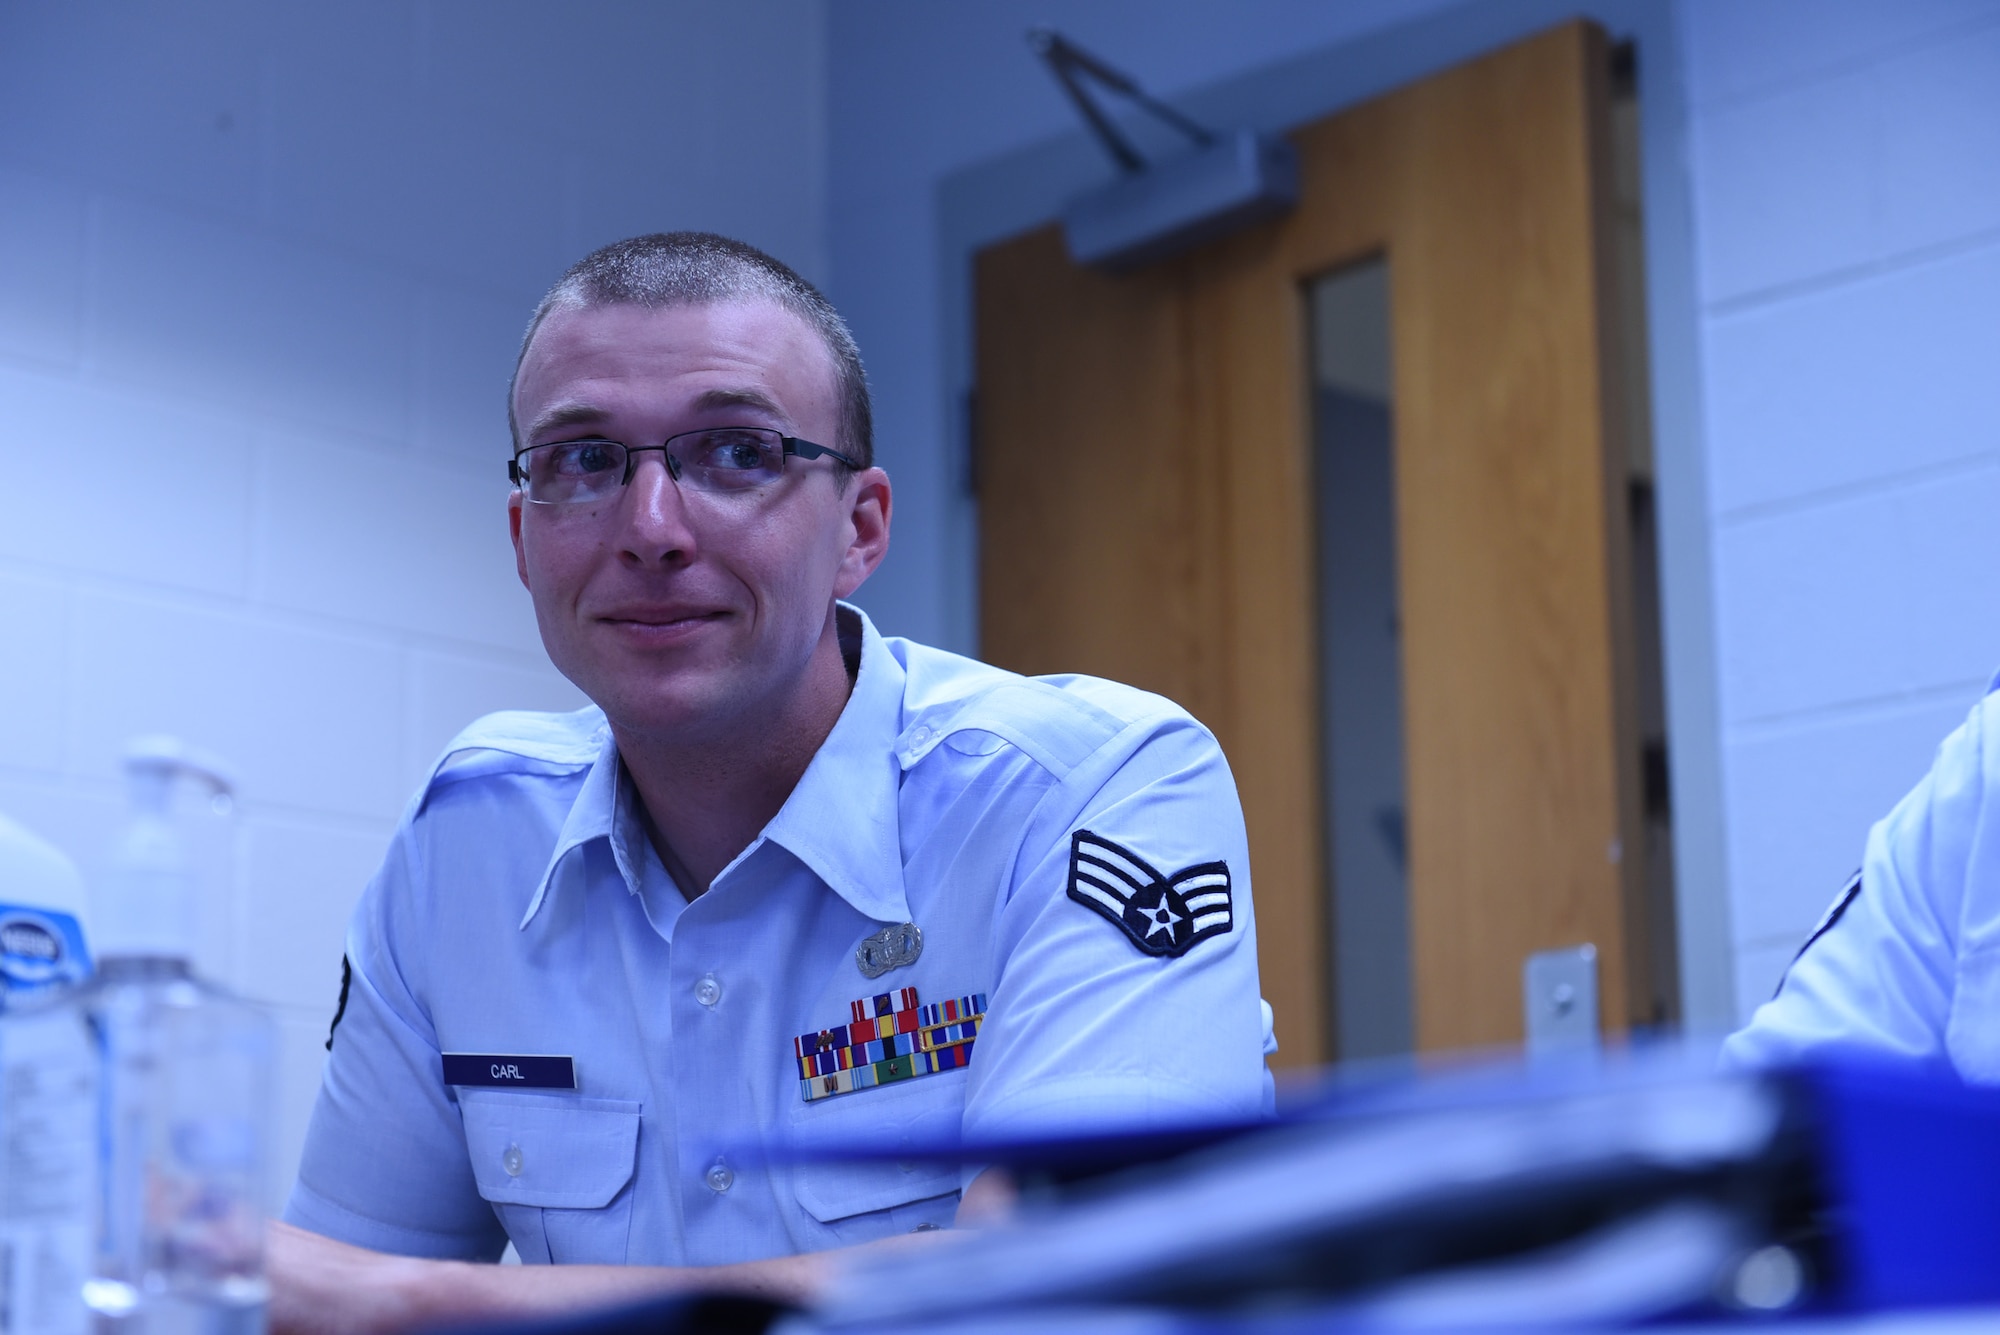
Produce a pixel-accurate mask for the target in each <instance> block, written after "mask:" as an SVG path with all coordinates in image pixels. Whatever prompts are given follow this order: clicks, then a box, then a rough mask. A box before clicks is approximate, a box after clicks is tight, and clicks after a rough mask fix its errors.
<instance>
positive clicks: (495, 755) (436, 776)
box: [417, 705, 607, 807]
mask: <svg viewBox="0 0 2000 1335" xmlns="http://www.w3.org/2000/svg"><path fill="white" fill-rule="evenodd" d="M606 727H607V725H606V724H605V722H604V713H603V711H602V710H600V709H598V708H597V707H596V706H594V705H593V706H589V707H587V708H584V709H579V710H576V711H575V712H574V713H569V714H538V713H532V712H530V711H528V710H524V709H509V710H503V711H501V712H500V713H497V714H488V715H486V716H485V717H484V718H479V719H475V720H473V722H472V723H471V724H469V725H468V726H467V727H466V728H465V729H464V731H462V732H460V733H459V734H458V736H456V737H454V738H452V739H451V741H450V742H448V743H446V744H445V748H444V750H443V751H442V752H441V753H439V755H438V758H437V763H436V764H434V765H432V766H431V771H430V773H429V775H427V776H426V777H425V780H424V785H423V788H422V789H421V790H420V791H419V793H418V795H417V805H418V806H419V807H421V806H422V805H423V802H424V800H425V799H426V798H428V797H429V795H430V794H431V793H433V792H436V791H437V790H438V789H439V788H440V787H443V786H444V785H446V784H451V783H461V782H464V781H465V780H467V779H477V778H482V777H484V776H487V775H492V774H516V773H522V774H526V773H535V774H549V773H561V772H566V771H574V770H579V769H588V768H590V766H591V765H593V764H595V763H596V762H597V757H598V756H599V755H600V754H602V753H603V750H604V737H605V730H606Z"/></svg>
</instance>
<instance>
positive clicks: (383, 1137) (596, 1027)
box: [273, 233, 1270, 1330]
mask: <svg viewBox="0 0 2000 1335" xmlns="http://www.w3.org/2000/svg"><path fill="white" fill-rule="evenodd" d="M509 406H510V412H511V414H512V418H513V426H514V433H515V440H514V445H515V453H514V459H513V465H512V470H511V476H512V477H513V478H514V480H515V483H516V490H515V492H514V493H513V495H512V496H511V497H510V499H509V504H508V517H509V521H510V523H511V526H512V531H513V539H514V550H515V554H516V559H517V563H518V567H519V573H520V577H521V580H522V583H523V584H525V585H526V586H527V588H528V590H529V592H530V593H531V595H532V597H533V600H534V607H535V614H536V618H537V621H538V623H539V625H540V629H541V633H542V639H543V642H544V644H545V645H546V646H547V648H548V652H549V655H550V657H551V658H552V659H553V660H554V662H555V664H556V666H557V667H558V668H559V669H561V671H562V672H563V673H564V674H565V675H566V676H568V677H569V678H570V679H571V680H572V681H574V682H575V683H576V684H577V685H578V686H579V687H580V688H581V689H582V690H583V691H584V693H585V694H587V695H588V696H589V697H590V698H591V699H592V700H593V701H594V702H595V706H596V707H595V708H591V709H586V710H582V711H579V712H578V713H575V714H570V715H555V716H551V715H531V714H500V715H494V716H492V717H489V718H485V719H482V720H480V721H478V722H477V723H475V724H473V725H472V726H471V727H470V728H468V729H467V730H466V731H465V732H464V733H463V734H461V735H460V736H459V737H458V738H457V739H456V740H455V741H454V742H453V743H452V744H451V746H450V747H449V748H448V749H447V751H446V754H445V755H444V757H443V758H442V759H441V760H440V761H439V762H438V764H437V766H436V768H435V770H434V771H433V772H432V774H431V775H430V777H429V779H428V780H427V781H426V783H425V784H424V785H423V787H422V789H421V790H420V791H419V793H418V794H417V796H416V797H415V798H414V799H413V801H412V803H411V805H410V807H409V810H408V811H407V813H406V815H405V817H404V819H403V821H402V823H401V825H400V827H399V828H398V830H397V833H396V836H395V839H394V842H393V843H392V845H391V848H390V851H389V855H388V858H387V860H386V861H385V862H384V864H383V867H382V870H381V871H380V873H378V875H377V876H376V878H375V879H374V881H373V882H372V883H371V884H370V885H369V887H368V890H367V893H366V894H365V896H364V897H363V899H362V902H361V904H360V906H359V908H358V909H357V911H356V915H355V918H354V923H353V927H352V930H351V933H350V937H349V944H348V952H347V969H348V974H347V985H346V987H345V989H344V1003H343V1009H342V1014H341V1017H340V1018H339V1019H338V1020H337V1022H336V1030H335V1033H334V1035H333V1037H332V1040H331V1053H330V1056H329V1058H328V1063H327V1067H326V1074H325V1079H324V1083H323V1086H322V1089H321V1093H320V1098H319V1102H318V1104H317V1106H316V1108H315V1110H314V1114H313V1120H312V1126H311V1131H310V1133H309V1135H308V1139H307V1144H306V1148H305V1153H304V1158H303V1162H302V1164H301V1167H300V1172H299V1178H298V1182H297V1185H296V1187H295V1189H294V1191H293V1194H292V1197H291V1201H290V1204H289V1205H288V1207H287V1210H286V1219H287V1220H288V1222H289V1225H290V1226H291V1227H281V1228H280V1229H279V1230H278V1232H277V1233H276V1235H275V1237H274V1258H273V1273H274V1280H275V1283H276V1289H277V1293H276V1301H275V1311H276V1314H277V1317H278V1321H279V1324H280V1326H281V1328H283V1327H286V1326H289V1327H290V1328H293V1329H300V1330H305V1329H390V1328H394V1327H395V1326H396V1325H397V1324H398V1323H399V1322H404V1321H418V1320H431V1319H436V1318H437V1317H440V1316H447V1315H454V1314H466V1313H471V1312H477V1311H483V1310H506V1311H515V1312H518V1311H521V1310H523V1309H546V1308H548V1307H551V1306H564V1305H570V1304H573V1303H578V1302H586V1301H591V1300H608V1299H613V1298H620V1297H629V1296H633V1295H635V1294H638V1293H642V1292H649V1291H655V1290H657V1289H659V1288H661V1287H671V1286H674V1285H677V1284H685V1283H688V1282H691V1281H692V1282H701V1281H704V1280H714V1279H716V1278H718V1277H721V1276H719V1275H718V1272H715V1271H712V1270H707V1269H705V1268H707V1267H728V1268H729V1269H728V1271H727V1273H726V1278H727V1279H728V1282H731V1283H735V1284H738V1285H742V1286H748V1287H751V1288H756V1289H760V1290H761V1291H765V1292H775V1293H789V1294H796V1293H800V1292H803V1291H806V1290H808V1289H809V1288H810V1286H811V1283H812V1281H813V1276H814V1274H815V1273H816V1272H815V1269H814V1265H813V1263H812V1262H811V1261H810V1260H809V1259H805V1258H807V1257H809V1256H810V1254H812V1253H816V1252H820V1251H824V1250H826V1249H830V1248H835V1247H839V1246H842V1245H846V1244H851V1243H863V1242H870V1241H874V1240H877V1239H883V1238H888V1237H892V1236H895V1235H900V1234H907V1233H910V1232H912V1231H918V1230H927V1229H930V1228H933V1227H941V1226H948V1225H950V1224H951V1223H953V1222H954V1219H955V1218H956V1216H957V1214H958V1212H959V1209H960V1205H961V1194H962V1188H963V1189H965V1190H964V1193H963V1194H964V1195H965V1196H966V1197H967V1199H973V1198H976V1197H977V1196H978V1195H979V1194H980V1193H981V1192H982V1191H983V1190H985V1189H986V1188H987V1187H988V1186H989V1185H990V1181H980V1180H975V1181H974V1182H972V1183H971V1184H970V1185H969V1186H968V1184H967V1183H965V1182H963V1181H961V1177H960V1174H959V1173H958V1172H957V1171H956V1170H950V1169H939V1168H937V1167H934V1166H931V1165H928V1164H924V1163H922V1162H919V1161H910V1162H906V1163H897V1162H885V1163H870V1164H860V1165H856V1164H841V1163H811V1162H795V1161H790V1160H784V1161H778V1162H772V1161H768V1160H766V1159H764V1158H762V1157H761V1156H759V1155H756V1154H754V1153H751V1152H750V1151H751V1150H753V1149H754V1148H755V1146H756V1145H757V1143H758V1142H760V1141H782V1142H786V1143H794V1144H796V1143H805V1144H810V1143H814V1142H824V1143H828V1144H848V1145H852V1144H858V1143H869V1144H874V1145H900V1144H910V1145H917V1144H921V1143H925V1142H930V1141H935V1140H938V1139H940V1138H943V1137H947V1136H953V1135H959V1134H964V1135H969V1136H995V1135H1014V1134H1020V1133H1023V1132H1027V1131H1033V1130H1038V1129H1073V1128H1076V1127H1078V1126H1080V1125H1087V1124H1090V1123H1100V1124H1120V1125H1144V1124H1149V1123H1150V1124H1163V1123H1177V1122H1187V1121H1195V1120H1201V1119H1213V1118H1230V1117H1242V1116H1246V1115H1256V1114H1257V1113H1259V1112H1260V1111H1262V1110H1263V1109H1265V1108H1266V1107H1267V1106H1268V1101H1269V1098H1270V1077H1269V1075H1268V1074H1267V1073H1266V1071H1265V1068H1264V1055H1265V1046H1266V1042H1267V1039H1268V1023H1267V1020H1266V1016H1265V1012H1264V1011H1263V1010H1262V1007H1261V1004H1260V1002H1259V1000H1258V989H1257V972H1256V939H1255V934H1254V925H1253V919H1252V914H1251V904H1250V881H1249V866H1248V861H1247V856H1246V850H1245V840H1244V830H1243V822H1242V815H1241V811H1240V808H1239V805H1238V802H1237V798H1236V793H1235V788H1234V785H1233V783H1232V781H1231V778H1230V775H1229V771H1228V768H1227V766H1226V764H1225V763H1224V761H1223V758H1222V755H1221V752H1220V751H1219V750H1218V749H1217V747H1216V744H1215V740H1214V738H1213V737H1212V736H1210V735H1209V733H1208V732H1207V731H1206V730H1205V729H1204V728H1202V727H1201V725H1200V724H1198V723H1196V722H1195V721H1194V720H1193V719H1192V718H1190V717H1189V716H1188V715H1187V714H1186V713H1185V712H1184V711H1182V710H1181V709H1179V708H1177V707H1176V706H1174V705H1173V704H1171V703H1170V702H1168V701H1166V700H1163V699H1160V698H1159V697H1157V696H1152V695H1147V694H1145V693H1142V692H1139V691H1136V690H1132V689H1129V688H1126V687H1122V686H1118V685H1115V684H1112V683H1109V682H1103V681H1097V680H1092V679H1088V678H1079V677H1067V678H1046V679H1027V678H1022V677H1018V676H1015V675H1013V674H1010V673H1006V672H1002V671H999V670H997V669H994V668H991V667H988V666H985V665H983V664H980V663H976V662H973V661H971V660H968V659H964V658H960V657H957V656H954V655H951V654H947V653H943V652H940V651H938V650H934V649H928V648H925V647H924V646H922V645H917V644H912V643H909V642H907V641H903V640H898V639H892V638H885V637H883V636H882V635H880V634H879V633H878V632H877V631H876V629H875V628H874V627H873V626H872V625H871V624H870V623H869V621H868V619H867V618H866V617H865V616H864V615H863V614H862V613H861V612H859V611H858V610H857V609H855V608H853V607H851V606H849V605H847V604H846V603H843V602H841V601H840V600H841V599H843V598H845V597H846V596H848V595H849V594H851V593H852V592H853V591H854V590H855V589H856V588H857V587H858V586H859V585H860V584H861V583H862V581H863V580H864V579H866V578H867V577H868V575H869V574H870V573H871V572H872V571H873V570H874V569H875V567H876V565H877V564H878V563H879V562H880V561H881V560H882V557H883V555H884V553H885V552H886V550H887V547H888V542H889V519H890V508H891V507H890V486H889V479H888V477H887V476H886V475H885V474H884V473H883V472H882V471H881V470H880V469H878V468H876V467H874V466H873V458H872V443H871V440H870V429H869V408H868V397H867V389H866V385H865V381H864V379H863V376H862V369H861V363H860V358H859V356H858V354H857V352H856V351H855V348H854V344H853V341H852V339H851V337H850V336H849V335H848V333H847V330H846V328H845V327H844V325H843V324H842V323H841V321H840V319H839V317H838V316H837V315H836V314H835V313H834V312H833V310H832V308H831V307H830V306H828V305H827V303H826V301H825V300H824V298H822V297H821V296H820V294H819V293H818V292H817V291H815V290H814V289H813V288H812V287H811V286H810V285H808V284H807V283H805V282H804V281H803V280H802V279H800V278H799V277H798V276H797V275H795V274H793V273H792V272H791V271H790V270H789V269H786V268H785V267H784V266H782V265H780V264H778V263H777V262H776V261H774V260H772V259H770V258H769V257H767V256H764V255H762V254H760V253H759V252H756V251H754V250H751V249H750V248H748V247H745V246H742V245H740V244H737V243H734V242H730V241H726V240H724V239H722V238H718V237H713V236H706V235H700V234H685V233H683V234H674V235H668V236H652V237H642V238H637V239H635V240H632V241H628V242H623V243H620V244H618V245H614V246H610V247H607V248H606V249H604V250H602V251H599V252H597V253H596V254H593V255H591V256H590V257H588V258H586V259H585V260H583V261H582V262H581V263H579V264H578V265H577V266H576V267H575V268H574V269H572V270H571V271H570V273H569V274H567V275H565V277H564V278H563V279H562V280H561V281H560V282H559V283H558V284H557V285H556V287H555V288H553V289H552V290H551V292H550V293H549V295H548V297H546V298H545V299H544V300H543V302H542V305H541V307H540V308H539V309H538V310H537V311H536V313H535V317H534V321H533V323H532V324H531V326H530V329H529V334H528V337H527V339H526V341H525V343H524V346H523V351H522V354H521V358H520V362H519V364H518V367H517V370H516V378H515V385H514V387H513V390H512V394H511V398H510V404H509ZM1049 466H1050V467H1055V468H1060V467H1061V466H1062V461H1061V460H1060V459H1051V460H1050V464H1049ZM510 1240H511V1242H512V1243H513V1245H514V1247H515V1249H516V1250H517V1251H518V1252H519V1253H520V1256H521V1258H522V1260H523V1261H526V1262H529V1263H537V1262H558V1263H584V1264H583V1265H581V1266H580V1267H578V1268H576V1269H572V1270H568V1271H564V1272H550V1271H539V1272H536V1271H534V1270H533V1269H532V1267H527V1268H523V1269H521V1270H506V1271H503V1270H500V1269H496V1268H494V1267H490V1266H468V1265H465V1264H463V1263H464V1262H477V1261H488V1260H491V1259H493V1258H495V1257H497V1256H498V1255H499V1254H500V1252H501V1250H502V1248H503V1247H504V1246H505V1245H506V1244H507V1243H508V1242H509V1241H510ZM381 1253H392V1254H395V1255H394V1256H393V1257H391V1256H384V1255H380V1254H381ZM403 1258H429V1259H428V1260H408V1259H403ZM607 1266H620V1267H627V1268H625V1269H620V1270H610V1269H604V1268H602V1267H607ZM632 1267H647V1268H645V1269H639V1268H632ZM655 1268H657V1269H655Z"/></svg>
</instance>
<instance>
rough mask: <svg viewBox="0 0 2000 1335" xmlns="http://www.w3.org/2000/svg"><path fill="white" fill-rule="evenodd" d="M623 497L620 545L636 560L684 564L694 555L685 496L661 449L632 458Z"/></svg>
mask: <svg viewBox="0 0 2000 1335" xmlns="http://www.w3.org/2000/svg"><path fill="white" fill-rule="evenodd" d="M624 499H625V504H624V506H623V507H622V509H623V516H622V518H623V521H624V523H623V527H624V532H623V535H622V537H623V542H622V546H623V547H624V548H625V550H626V552H627V553H628V554H630V556H631V557H633V558H634V559H635V560H637V561H638V562H639V564H641V565H646V566H652V565H673V564H683V565H684V564H686V563H687V562H688V561H690V560H692V559H694V551H695V535H694V528H693V526H692V525H691V524H690V523H689V522H688V511H687V497H686V496H685V494H684V493H683V492H682V491H681V488H680V485H679V484H678V483H677V482H675V481H674V475H673V474H672V473H671V472H669V471H668V469H667V456H666V455H665V454H664V453H662V452H660V451H658V450H647V451H646V452H645V453H644V454H641V455H639V456H638V458H636V459H635V460H634V461H633V464H632V480H631V481H630V482H628V483H627V484H626V485H625V498H624Z"/></svg>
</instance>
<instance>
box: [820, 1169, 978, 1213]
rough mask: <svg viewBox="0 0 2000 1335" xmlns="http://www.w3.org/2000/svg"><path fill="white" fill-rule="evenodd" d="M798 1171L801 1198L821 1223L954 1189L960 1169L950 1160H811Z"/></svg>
mask: <svg viewBox="0 0 2000 1335" xmlns="http://www.w3.org/2000/svg"><path fill="white" fill-rule="evenodd" d="M796 1171H797V1178H796V1179H795V1180H796V1182H797V1184H798V1196H799V1204H800V1205H802V1206H804V1207H805V1210H806V1213H807V1214H809V1215H811V1216H812V1217H813V1218H815V1219H817V1220H819V1222H820V1223H822V1224H830V1223H832V1222H833V1221H834V1220H836V1219H846V1218H848V1217H849V1216H851V1215H857V1214H869V1213H871V1212H873V1211H876V1210H892V1209H894V1208H895V1207H896V1206H898V1205H909V1204H911V1203H912V1202H915V1201H924V1200H930V1199H931V1198H932V1197H935V1196H948V1195H950V1194H951V1193H952V1192H955V1191H957V1190H958V1169H957V1168H956V1167H955V1166H953V1165H950V1164H945V1165H939V1164H928V1163H918V1164H912V1165H911V1166H910V1167H908V1168H904V1167H902V1166H900V1165H898V1164H893V1163H815V1164H800V1165H799V1166H798V1169H797V1170H796Z"/></svg>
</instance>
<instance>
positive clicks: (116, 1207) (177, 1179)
mask: <svg viewBox="0 0 2000 1335" xmlns="http://www.w3.org/2000/svg"><path fill="white" fill-rule="evenodd" d="M125 769H126V778H127V783H128V787H129V790H130V794H131V799H132V819H131V823H130V824H129V825H128V826H127V828H126V830H125V833H124V834H123V836H121V838H120V839H119V841H118V844H117V846H116V847H115V849H114V855H113V862H112V870H111V872H110V874H109V875H108V876H107V877H106V878H105V882H104V884H103V885H102V886H101V887H100V892H99V908H98V911H97V913H96V914H95V915H94V918H95V923H94V927H95V930H96V932H97V945H98V968H97V974H96V976H95V977H94V978H93V979H92V980H91V981H90V982H89V983H87V984H85V985H84V986H83V987H82V988H80V989H78V990H77V992H76V993H75V994H74V995H73V998H72V1000H71V1001H70V1002H69V1003H68V1004H70V1005H72V1006H74V1007H75V1008H76V1009H77V1010H78V1012H79V1013H80V1014H81V1015H82V1017H83V1018H84V1020H85V1021H86V1022H87V1024H88V1025H89V1028H90V1030H91V1032H92V1034H93V1035H94V1037H95V1039H96V1043H97V1047H98V1052H99V1056H100V1061H101V1067H100V1069H101V1073H102V1076H101V1087H100V1091H99V1096H98V1099H99V1116H98V1135H99V1142H100V1147H101V1149H100V1161H99V1179H100V1180H99V1204H98V1211H97V1215H98V1219H97V1244H96V1248H95V1256H94V1260H93V1265H92V1270H91V1275H90V1277H89V1278H88V1280H87V1281H86V1282H85V1283H84V1286H83V1296H84V1300H85V1302H86V1304H87V1305H88V1307H89V1308H90V1310H91V1312H92V1314H93V1317H92V1323H93V1324H92V1329H93V1330H95V1331H96V1332H98V1335H112V1333H113V1332H119V1333H121V1335H260V1333H261V1332H262V1331H263V1330H264V1329H265V1310H266V1306H267V1297H268V1288H267V1286H266V1284H265V1280H264V1186H265V1157H266V1153H267V1144H268V1140H269V1130H268V1128H269V1123H270V1116H269V1102H270V1083H271V1076H270V1071H271V1061H272V1057H273V1053H274V1051H275V1047H276V1039H275V1033H274V1027H273V1025H272V1022H271V1020H270V1018H269V1017H268V1016H266V1015H265V1014H264V1013H263V1012H262V1011H261V1010H259V1009H258V1008H257V1007H255V1006H252V1005H250V1004H249V1003H247V1002H244V1001H241V1000H238V999H237V998H235V997H233V996H231V995H229V994H228V993H227V992H224V991H223V990H222V989H220V988H217V987H215V986H213V985H212V984H210V983H207V982H205V981H204V980H202V979H201V978H199V977H197V976H196V975H195V972H194V969H193V966H192V963H191V958H192V956H193V953H194V940H195V931H194V920H195V908H196V905H195V898H194V887H193V884H192V879H191V877H190V876H189V874H188V871H187V865H186V861H185V858H184V857H183V855H182V852H181V844H180V839H179V836H178V833H177V831H176V830H175V828H174V825H173V821H172V819H171V814H170V803H171V799H172V795H173V791H174V788H175V786H176V785H177V784H178V783H181V782H188V781H192V782H196V783H199V784H202V785H204V786H205V787H207V788H209V789H210V790H211V791H213V792H214V793H215V794H217V795H218V796H224V795H227V794H228V793H229V791H230V783H229V779H228V777H227V776H226V774H225V773H224V772H223V770H222V767H221V766H220V765H218V764H217V763H215V762H214V761H212V760H208V759H206V758H204V757H201V756H199V755H197V754H195V753H192V752H190V751H189V750H188V749H187V748H184V747H182V746H180V745H179V744H178V743H176V742H173V741H171V740H169V739H164V738H155V739H145V740H142V741H139V742H135V743H134V744H133V745H132V747H131V748H130V749H129V750H128V752H127V755H126V761H125Z"/></svg>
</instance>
